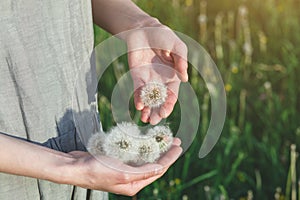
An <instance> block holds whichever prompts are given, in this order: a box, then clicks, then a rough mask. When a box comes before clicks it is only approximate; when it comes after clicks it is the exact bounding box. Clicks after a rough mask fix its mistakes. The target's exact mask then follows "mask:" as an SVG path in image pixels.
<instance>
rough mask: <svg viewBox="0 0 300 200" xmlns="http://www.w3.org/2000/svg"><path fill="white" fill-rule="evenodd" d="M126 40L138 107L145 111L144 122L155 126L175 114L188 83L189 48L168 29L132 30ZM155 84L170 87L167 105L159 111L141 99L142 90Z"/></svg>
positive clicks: (143, 112) (160, 27) (142, 117)
mask: <svg viewBox="0 0 300 200" xmlns="http://www.w3.org/2000/svg"><path fill="white" fill-rule="evenodd" d="M123 38H126V41H127V44H128V52H129V53H128V62H129V67H130V70H131V75H132V79H133V82H134V89H135V92H134V101H135V107H136V109H137V110H140V111H141V113H142V115H141V120H142V121H143V122H150V123H151V124H152V125H155V124H157V123H159V122H160V121H161V119H162V118H166V117H168V116H169V115H170V114H171V112H172V110H173V108H174V105H175V103H176V101H177V97H178V90H179V85H180V82H181V81H183V82H186V81H187V80H188V74H187V67H188V64H187V47H186V45H185V44H184V43H183V42H182V41H181V40H180V39H179V38H178V37H177V36H176V34H175V33H174V32H173V31H171V30H170V29H169V28H167V27H165V26H159V27H155V28H153V27H152V28H142V29H136V30H132V31H130V33H129V34H128V35H126V36H123ZM151 81H159V82H161V83H163V84H164V85H165V86H166V87H167V98H166V100H165V103H164V104H162V105H161V106H160V107H158V108H150V107H149V106H145V104H144V103H143V101H142V99H141V97H140V94H141V88H142V87H143V86H144V85H145V84H146V83H148V82H151Z"/></svg>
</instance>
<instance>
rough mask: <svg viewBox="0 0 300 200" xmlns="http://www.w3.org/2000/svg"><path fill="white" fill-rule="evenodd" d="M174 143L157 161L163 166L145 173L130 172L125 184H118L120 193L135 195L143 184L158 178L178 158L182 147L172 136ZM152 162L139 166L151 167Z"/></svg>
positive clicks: (145, 184)
mask: <svg viewBox="0 0 300 200" xmlns="http://www.w3.org/2000/svg"><path fill="white" fill-rule="evenodd" d="M173 144H174V145H173V146H172V147H171V149H170V150H169V151H168V152H167V153H166V154H165V155H164V156H163V157H162V158H161V159H160V160H159V161H158V163H159V164H160V165H161V166H162V167H163V168H161V169H160V170H159V171H156V172H154V173H153V172H150V173H145V174H138V175H136V174H133V175H132V174H131V175H130V178H129V179H128V182H127V183H125V184H120V185H119V186H118V190H119V191H121V193H123V194H125V195H129V196H133V195H135V194H136V193H137V192H138V191H140V190H141V189H142V188H144V187H145V186H147V185H149V184H151V183H152V182H154V181H155V180H157V179H158V178H160V177H161V176H162V175H163V174H164V173H165V172H166V171H167V170H168V168H169V167H170V166H171V165H172V164H173V163H174V162H175V161H176V160H177V159H178V157H179V156H180V154H181V153H182V148H181V147H179V146H178V145H177V144H180V140H179V139H178V138H174V143H173ZM151 165H153V164H148V165H144V166H141V167H140V168H147V167H150V168H152V166H151Z"/></svg>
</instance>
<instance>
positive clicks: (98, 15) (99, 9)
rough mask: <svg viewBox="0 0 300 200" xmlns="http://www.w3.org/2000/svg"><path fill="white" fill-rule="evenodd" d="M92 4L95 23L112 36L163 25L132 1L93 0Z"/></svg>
mask: <svg viewBox="0 0 300 200" xmlns="http://www.w3.org/2000/svg"><path fill="white" fill-rule="evenodd" d="M92 4H93V17H94V22H95V23H96V24H97V25H99V26H101V27H102V28H104V29H105V30H107V31H109V32H110V33H112V34H117V33H120V32H122V31H126V30H130V29H133V28H140V27H147V26H152V27H153V26H160V25H161V24H160V23H159V21H158V20H157V19H155V18H153V17H151V16H149V15H148V14H147V13H145V12H144V11H142V10H141V9H140V8H139V7H137V6H136V5H135V4H134V3H133V2H132V1H131V0H110V1H108V0H92Z"/></svg>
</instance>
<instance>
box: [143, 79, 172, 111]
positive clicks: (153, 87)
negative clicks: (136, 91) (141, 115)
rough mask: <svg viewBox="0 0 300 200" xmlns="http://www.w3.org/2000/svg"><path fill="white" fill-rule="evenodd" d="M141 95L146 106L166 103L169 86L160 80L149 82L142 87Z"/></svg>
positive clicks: (154, 106)
mask: <svg viewBox="0 0 300 200" xmlns="http://www.w3.org/2000/svg"><path fill="white" fill-rule="evenodd" d="M140 97H141V99H142V101H143V103H144V105H145V106H149V107H150V108H156V107H159V106H161V105H162V104H164V103H165V100H166V98H167V87H166V86H165V85H164V84H162V83H159V82H149V83H147V84H146V85H145V86H144V87H143V88H142V90H141V95H140Z"/></svg>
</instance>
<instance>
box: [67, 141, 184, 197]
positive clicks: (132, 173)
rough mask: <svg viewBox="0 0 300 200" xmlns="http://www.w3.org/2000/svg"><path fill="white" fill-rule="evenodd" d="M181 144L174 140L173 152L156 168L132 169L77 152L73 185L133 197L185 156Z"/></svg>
mask: <svg viewBox="0 0 300 200" xmlns="http://www.w3.org/2000/svg"><path fill="white" fill-rule="evenodd" d="M179 145H180V140H179V139H178V138H175V139H174V142H173V146H172V147H171V149H170V150H169V151H168V152H167V153H166V154H165V155H164V156H163V157H162V158H160V160H159V161H158V162H157V163H156V164H146V165H143V166H139V167H132V166H129V165H126V164H123V163H122V162H120V161H118V160H115V159H113V158H109V157H106V156H100V157H97V158H95V157H94V156H92V155H91V154H89V153H86V152H81V151H74V152H71V153H69V154H70V155H72V156H73V157H74V158H75V160H76V161H75V162H74V165H73V167H72V168H73V170H74V171H73V172H74V173H73V174H72V177H70V178H71V180H70V183H69V184H74V185H78V186H81V187H84V188H89V189H95V190H102V191H108V192H112V193H116V194H122V195H128V196H132V195H134V194H136V193H137V192H138V191H140V190H141V189H142V188H144V187H145V186H147V185H149V184H150V183H152V182H153V181H155V180H156V179H158V178H159V177H161V176H162V175H163V174H164V173H165V172H166V171H167V169H168V168H169V167H170V166H171V164H173V163H174V162H175V161H176V159H177V158H178V157H179V155H180V154H181V152H182V149H181V147H179Z"/></svg>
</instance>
